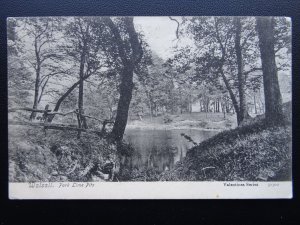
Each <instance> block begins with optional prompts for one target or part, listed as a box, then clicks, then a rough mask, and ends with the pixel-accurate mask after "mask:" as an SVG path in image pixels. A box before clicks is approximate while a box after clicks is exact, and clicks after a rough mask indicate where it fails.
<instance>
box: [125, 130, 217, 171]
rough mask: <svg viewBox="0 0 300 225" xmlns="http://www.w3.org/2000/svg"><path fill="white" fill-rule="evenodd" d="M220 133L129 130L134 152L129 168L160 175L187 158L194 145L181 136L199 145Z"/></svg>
mask: <svg viewBox="0 0 300 225" xmlns="http://www.w3.org/2000/svg"><path fill="white" fill-rule="evenodd" d="M217 133H218V131H207V130H196V129H171V130H167V129H165V130H162V129H144V128H143V129H139V128H128V129H126V131H125V136H124V139H125V141H126V142H128V143H129V144H131V146H132V147H133V148H134V152H133V154H132V156H131V157H129V158H127V159H126V163H125V164H126V166H129V167H130V168H136V169H149V168H155V169H156V170H158V171H159V172H163V171H164V170H170V169H172V168H173V167H174V164H175V163H176V162H178V161H179V160H181V159H182V158H183V157H185V155H186V152H187V150H188V149H190V148H191V147H193V146H194V144H193V143H192V142H190V141H188V140H187V139H186V138H185V137H183V135H182V134H184V135H187V136H189V137H191V139H192V140H193V141H194V142H196V143H200V142H202V141H204V140H205V139H208V138H210V137H212V136H214V135H216V134H217Z"/></svg>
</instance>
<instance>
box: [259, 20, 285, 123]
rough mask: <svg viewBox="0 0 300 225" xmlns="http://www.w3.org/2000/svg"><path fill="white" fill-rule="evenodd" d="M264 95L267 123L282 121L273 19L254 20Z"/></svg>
mask: <svg viewBox="0 0 300 225" xmlns="http://www.w3.org/2000/svg"><path fill="white" fill-rule="evenodd" d="M256 27H257V31H258V38H259V47H260V54H261V64H262V71H263V81H264V94H265V109H266V110H265V116H266V120H267V121H268V122H271V123H273V122H276V123H278V122H280V121H283V112H282V99H281V93H280V89H279V83H278V76H277V67H276V61H275V51H274V18H273V17H258V18H257V19H256Z"/></svg>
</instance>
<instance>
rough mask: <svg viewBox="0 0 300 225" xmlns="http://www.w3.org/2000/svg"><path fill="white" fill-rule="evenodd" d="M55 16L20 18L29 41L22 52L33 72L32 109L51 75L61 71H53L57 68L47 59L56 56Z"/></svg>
mask: <svg viewBox="0 0 300 225" xmlns="http://www.w3.org/2000/svg"><path fill="white" fill-rule="evenodd" d="M56 22H57V20H56V18H34V17H32V18H25V19H22V26H23V31H24V32H25V36H26V37H27V38H28V39H29V41H30V43H24V44H23V46H24V47H25V49H26V48H28V50H27V51H26V50H25V51H24V52H23V56H24V59H25V60H26V62H27V63H28V64H29V67H31V69H33V70H34V73H35V85H34V99H33V106H32V108H33V109H37V107H38V104H39V102H40V101H41V98H42V95H43V92H44V90H45V87H46V85H47V83H48V81H49V79H50V77H51V76H54V75H57V74H59V73H61V72H58V71H56V72H54V71H55V70H56V69H57V68H56V67H54V68H53V66H51V63H49V61H51V60H52V61H53V60H55V58H57V57H58V55H57V52H55V50H56V49H55V47H54V45H55V41H56V38H55V35H54V32H56V31H57V29H56V28H57V26H56V25H57V23H56ZM35 116H36V112H32V113H31V115H30V120H32V119H34V118H35Z"/></svg>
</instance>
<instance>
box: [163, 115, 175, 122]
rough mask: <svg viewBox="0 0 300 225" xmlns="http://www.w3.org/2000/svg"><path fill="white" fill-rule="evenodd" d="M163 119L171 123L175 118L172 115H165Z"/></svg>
mask: <svg viewBox="0 0 300 225" xmlns="http://www.w3.org/2000/svg"><path fill="white" fill-rule="evenodd" d="M163 120H164V123H171V122H173V119H172V118H171V116H170V115H165V116H164V118H163Z"/></svg>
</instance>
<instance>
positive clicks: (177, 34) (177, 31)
mask: <svg viewBox="0 0 300 225" xmlns="http://www.w3.org/2000/svg"><path fill="white" fill-rule="evenodd" d="M169 18H170V20H172V21H175V22H176V23H177V29H176V38H177V39H179V25H180V23H179V22H178V20H176V19H174V18H172V17H171V16H169Z"/></svg>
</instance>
